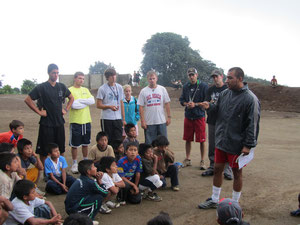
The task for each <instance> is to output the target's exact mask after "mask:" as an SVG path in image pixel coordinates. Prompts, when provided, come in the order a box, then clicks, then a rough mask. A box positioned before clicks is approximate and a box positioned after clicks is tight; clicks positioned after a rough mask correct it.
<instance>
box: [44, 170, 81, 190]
mask: <svg viewBox="0 0 300 225" xmlns="http://www.w3.org/2000/svg"><path fill="white" fill-rule="evenodd" d="M55 178H56V179H57V180H58V181H59V182H61V183H62V177H57V176H55ZM75 180H76V178H74V177H72V176H70V175H68V174H67V177H66V186H67V187H68V188H70V187H71V186H72V184H73V183H74V182H75ZM45 189H46V192H48V193H52V194H56V195H60V194H63V193H65V191H64V190H63V189H62V187H61V186H60V185H59V184H58V183H56V182H55V181H54V180H51V179H49V180H48V181H47V184H46V188H45Z"/></svg>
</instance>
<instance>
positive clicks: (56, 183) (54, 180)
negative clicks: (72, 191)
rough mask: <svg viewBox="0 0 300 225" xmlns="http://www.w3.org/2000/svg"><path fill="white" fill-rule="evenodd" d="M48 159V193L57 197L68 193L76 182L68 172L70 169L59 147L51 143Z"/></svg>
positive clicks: (46, 168)
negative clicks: (67, 169)
mask: <svg viewBox="0 0 300 225" xmlns="http://www.w3.org/2000/svg"><path fill="white" fill-rule="evenodd" d="M47 148H48V155H49V156H48V158H47V159H46V160H45V174H46V176H47V178H48V181H47V184H46V188H45V189H46V191H47V192H49V193H53V194H56V195H60V194H62V193H66V192H68V188H70V187H71V185H72V184H73V183H74V181H75V180H76V179H75V178H74V177H72V176H70V175H68V174H67V172H66V168H67V167H68V164H67V161H66V159H65V157H63V156H61V155H60V152H59V148H58V145H57V144H55V143H49V144H48V146H47Z"/></svg>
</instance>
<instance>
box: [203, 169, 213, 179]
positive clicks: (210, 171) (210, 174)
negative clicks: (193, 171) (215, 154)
mask: <svg viewBox="0 0 300 225" xmlns="http://www.w3.org/2000/svg"><path fill="white" fill-rule="evenodd" d="M201 175H202V176H203V177H208V176H213V175H214V169H212V168H208V169H207V170H206V171H204V172H203V173H202V174H201Z"/></svg>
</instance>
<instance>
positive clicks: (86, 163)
mask: <svg viewBox="0 0 300 225" xmlns="http://www.w3.org/2000/svg"><path fill="white" fill-rule="evenodd" d="M93 163H94V161H93V160H90V159H84V160H81V161H80V162H79V163H78V171H79V173H80V174H81V175H85V176H86V175H87V171H88V170H90V169H91V167H92V165H93Z"/></svg>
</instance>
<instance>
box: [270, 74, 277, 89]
mask: <svg viewBox="0 0 300 225" xmlns="http://www.w3.org/2000/svg"><path fill="white" fill-rule="evenodd" d="M271 85H272V87H277V79H276V78H275V75H274V76H273V78H272V80H271Z"/></svg>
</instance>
